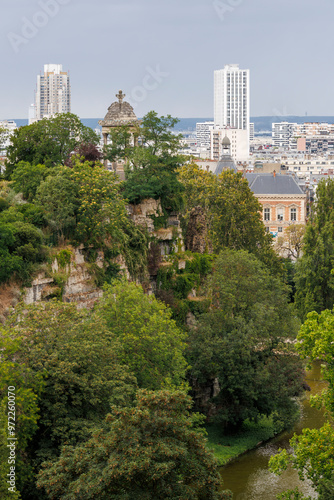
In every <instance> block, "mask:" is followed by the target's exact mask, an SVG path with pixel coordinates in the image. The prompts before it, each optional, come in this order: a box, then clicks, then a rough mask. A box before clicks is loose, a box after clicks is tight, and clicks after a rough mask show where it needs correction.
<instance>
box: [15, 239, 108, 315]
mask: <svg viewBox="0 0 334 500" xmlns="http://www.w3.org/2000/svg"><path fill="white" fill-rule="evenodd" d="M71 252H72V256H71V261H70V263H69V264H67V265H66V266H65V267H63V268H61V267H60V265H59V263H58V261H57V259H55V260H54V261H53V262H52V265H51V269H52V272H53V273H63V275H64V281H65V282H64V285H63V288H62V289H61V288H60V287H59V286H57V279H56V277H52V274H51V276H49V277H47V276H46V275H45V273H44V272H43V273H40V274H39V275H38V276H37V278H35V279H34V281H33V282H32V286H31V287H26V288H25V289H24V299H23V300H24V302H25V303H26V304H33V303H34V302H39V301H41V300H48V299H49V298H51V297H53V296H55V293H56V292H59V294H61V296H62V299H63V301H64V302H75V303H76V305H77V307H78V309H82V308H91V307H93V305H94V303H95V302H96V301H97V300H98V299H99V297H101V296H102V290H100V289H99V288H98V287H97V286H96V284H95V283H94V280H93V278H92V276H91V274H90V273H89V272H88V268H87V263H86V262H85V257H84V248H83V247H82V246H80V247H78V248H75V249H72V250H71ZM95 263H96V265H97V266H99V267H102V266H103V252H98V255H97V259H96V262H95Z"/></svg>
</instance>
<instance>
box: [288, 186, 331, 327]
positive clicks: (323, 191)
mask: <svg viewBox="0 0 334 500" xmlns="http://www.w3.org/2000/svg"><path fill="white" fill-rule="evenodd" d="M333 206H334V181H333V180H332V179H323V180H322V181H321V182H319V184H318V187H317V201H316V203H315V206H313V207H312V208H313V213H312V216H311V219H310V221H309V223H308V224H307V227H306V231H305V236H304V245H303V255H302V257H300V259H299V261H298V262H297V272H296V289H297V291H296V296H295V302H296V306H297V308H298V312H299V315H300V317H301V319H303V320H304V319H305V318H306V315H307V313H308V312H311V311H317V312H321V311H322V310H323V309H331V308H332V307H333V305H334V276H333V275H332V274H331V271H332V269H333V268H334V211H333Z"/></svg>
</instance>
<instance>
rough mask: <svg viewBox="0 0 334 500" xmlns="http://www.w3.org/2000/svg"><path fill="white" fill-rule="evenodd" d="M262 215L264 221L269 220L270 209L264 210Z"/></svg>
mask: <svg viewBox="0 0 334 500" xmlns="http://www.w3.org/2000/svg"><path fill="white" fill-rule="evenodd" d="M263 214H264V216H263V219H264V220H270V208H265V209H264V210H263Z"/></svg>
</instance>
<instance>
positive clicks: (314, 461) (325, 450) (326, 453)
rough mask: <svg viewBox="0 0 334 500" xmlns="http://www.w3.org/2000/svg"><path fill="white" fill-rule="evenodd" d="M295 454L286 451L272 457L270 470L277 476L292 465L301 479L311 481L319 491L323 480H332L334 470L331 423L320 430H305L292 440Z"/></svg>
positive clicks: (333, 434)
mask: <svg viewBox="0 0 334 500" xmlns="http://www.w3.org/2000/svg"><path fill="white" fill-rule="evenodd" d="M290 444H291V446H292V447H293V450H294V453H293V454H290V453H288V452H287V451H286V450H283V451H281V452H280V453H279V454H278V455H275V456H273V457H271V459H270V461H269V465H270V469H271V471H272V472H274V473H275V474H280V473H281V472H282V471H283V470H286V469H287V467H288V465H289V464H290V465H291V466H292V467H293V468H294V469H296V470H297V471H298V475H299V478H300V479H301V480H304V479H305V478H307V479H310V480H311V481H312V483H313V485H314V487H315V488H316V490H318V489H319V485H320V484H321V482H322V480H323V479H328V480H331V479H332V474H333V470H334V469H333V468H334V430H333V428H332V426H331V425H330V423H328V422H327V423H325V424H324V425H323V427H321V428H320V429H303V432H302V434H301V435H300V436H296V435H295V436H294V437H293V438H292V439H291V440H290Z"/></svg>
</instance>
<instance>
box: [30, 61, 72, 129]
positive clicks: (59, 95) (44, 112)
mask: <svg viewBox="0 0 334 500" xmlns="http://www.w3.org/2000/svg"><path fill="white" fill-rule="evenodd" d="M70 112H71V87H70V77H69V75H68V74H67V73H66V72H64V71H63V67H62V65H61V64H44V75H38V76H37V91H36V119H37V120H41V119H42V118H45V117H50V116H53V115H55V114H56V113H70Z"/></svg>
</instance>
